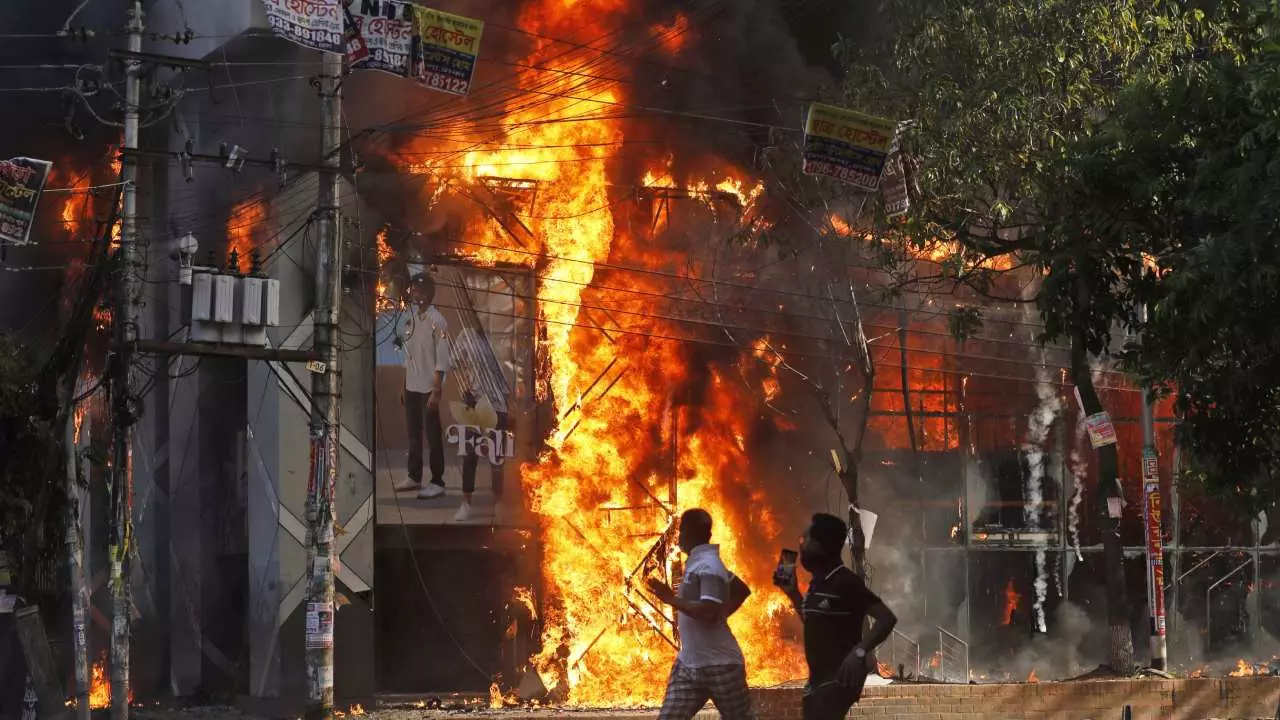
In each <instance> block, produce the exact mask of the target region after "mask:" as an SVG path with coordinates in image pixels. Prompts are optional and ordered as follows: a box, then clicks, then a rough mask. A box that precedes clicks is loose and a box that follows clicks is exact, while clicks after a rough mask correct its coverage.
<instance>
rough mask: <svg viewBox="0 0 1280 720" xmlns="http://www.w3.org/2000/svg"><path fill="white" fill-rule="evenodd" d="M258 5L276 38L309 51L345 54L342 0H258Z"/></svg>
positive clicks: (345, 43)
mask: <svg viewBox="0 0 1280 720" xmlns="http://www.w3.org/2000/svg"><path fill="white" fill-rule="evenodd" d="M262 6H263V8H265V9H266V11H267V24H268V25H270V26H271V29H272V30H273V31H274V32H275V34H276V35H279V36H280V37H282V38H284V39H286V40H290V41H292V42H295V43H297V44H299V45H301V46H303V47H306V48H311V49H312V50H319V51H321V52H329V53H336V54H344V53H346V51H347V42H346V40H347V38H346V33H345V23H344V20H345V16H346V13H345V12H344V5H343V3H342V0H262Z"/></svg>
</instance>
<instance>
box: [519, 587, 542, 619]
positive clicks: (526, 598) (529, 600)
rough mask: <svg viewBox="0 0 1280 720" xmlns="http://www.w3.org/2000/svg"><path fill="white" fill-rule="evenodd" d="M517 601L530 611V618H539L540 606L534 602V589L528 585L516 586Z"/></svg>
mask: <svg viewBox="0 0 1280 720" xmlns="http://www.w3.org/2000/svg"><path fill="white" fill-rule="evenodd" d="M515 600H516V602H518V603H520V605H521V606H522V607H523V608H524V609H525V610H527V611H528V612H529V619H531V620H537V619H538V607H537V606H536V605H534V603H533V590H532V589H530V588H527V587H517V588H516V597H515Z"/></svg>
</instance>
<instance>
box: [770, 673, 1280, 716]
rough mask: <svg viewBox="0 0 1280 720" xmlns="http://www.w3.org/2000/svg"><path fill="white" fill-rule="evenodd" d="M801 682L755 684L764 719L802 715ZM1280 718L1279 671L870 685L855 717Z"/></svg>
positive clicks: (855, 709) (855, 710)
mask: <svg viewBox="0 0 1280 720" xmlns="http://www.w3.org/2000/svg"><path fill="white" fill-rule="evenodd" d="M802 692H803V691H802V690H801V689H799V688H779V689H767V690H766V689H761V690H754V691H753V693H754V696H755V707H756V714H757V716H758V717H759V718H760V720H799V718H800V697H801V694H802ZM1125 705H1129V706H1130V707H1131V708H1132V709H1133V720H1276V718H1278V717H1280V715H1277V712H1278V710H1280V678H1275V677H1252V678H1224V679H1214V680H1115V681H1089V682H1071V683H1036V684H1029V685H888V686H883V687H872V688H867V692H866V694H865V695H864V696H863V699H862V702H860V703H858V705H857V707H855V708H854V710H853V712H851V713H850V714H849V720H1121V717H1122V714H1123V712H1124V707H1125Z"/></svg>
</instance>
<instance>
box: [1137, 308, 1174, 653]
mask: <svg viewBox="0 0 1280 720" xmlns="http://www.w3.org/2000/svg"><path fill="white" fill-rule="evenodd" d="M1138 318H1139V320H1141V321H1142V322H1144V323H1145V322H1146V321H1147V308H1146V306H1145V305H1143V306H1141V307H1139V308H1138ZM1151 406H1152V402H1151V392H1150V391H1149V390H1147V389H1146V388H1143V390H1142V499H1143V503H1142V505H1143V514H1142V517H1143V520H1144V523H1143V525H1144V528H1145V530H1146V539H1147V610H1148V612H1149V613H1150V615H1151V628H1150V629H1151V638H1150V639H1151V667H1152V668H1154V669H1156V670H1164V669H1165V658H1166V656H1167V649H1166V643H1165V632H1166V628H1165V607H1164V530H1163V523H1161V517H1160V516H1161V512H1162V507H1161V504H1160V464H1159V458H1158V456H1157V455H1156V425H1155V418H1154V417H1152V407H1151Z"/></svg>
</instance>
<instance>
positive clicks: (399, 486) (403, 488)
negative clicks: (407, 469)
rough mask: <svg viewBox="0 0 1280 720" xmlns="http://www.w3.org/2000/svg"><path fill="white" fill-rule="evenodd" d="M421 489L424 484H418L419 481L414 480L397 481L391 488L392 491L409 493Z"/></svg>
mask: <svg viewBox="0 0 1280 720" xmlns="http://www.w3.org/2000/svg"><path fill="white" fill-rule="evenodd" d="M421 488H422V483H420V482H418V481H417V480H414V479H413V478H405V479H403V480H397V481H396V484H395V485H392V486H391V489H393V490H395V491H396V492H409V491H410V490H418V489H421Z"/></svg>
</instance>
